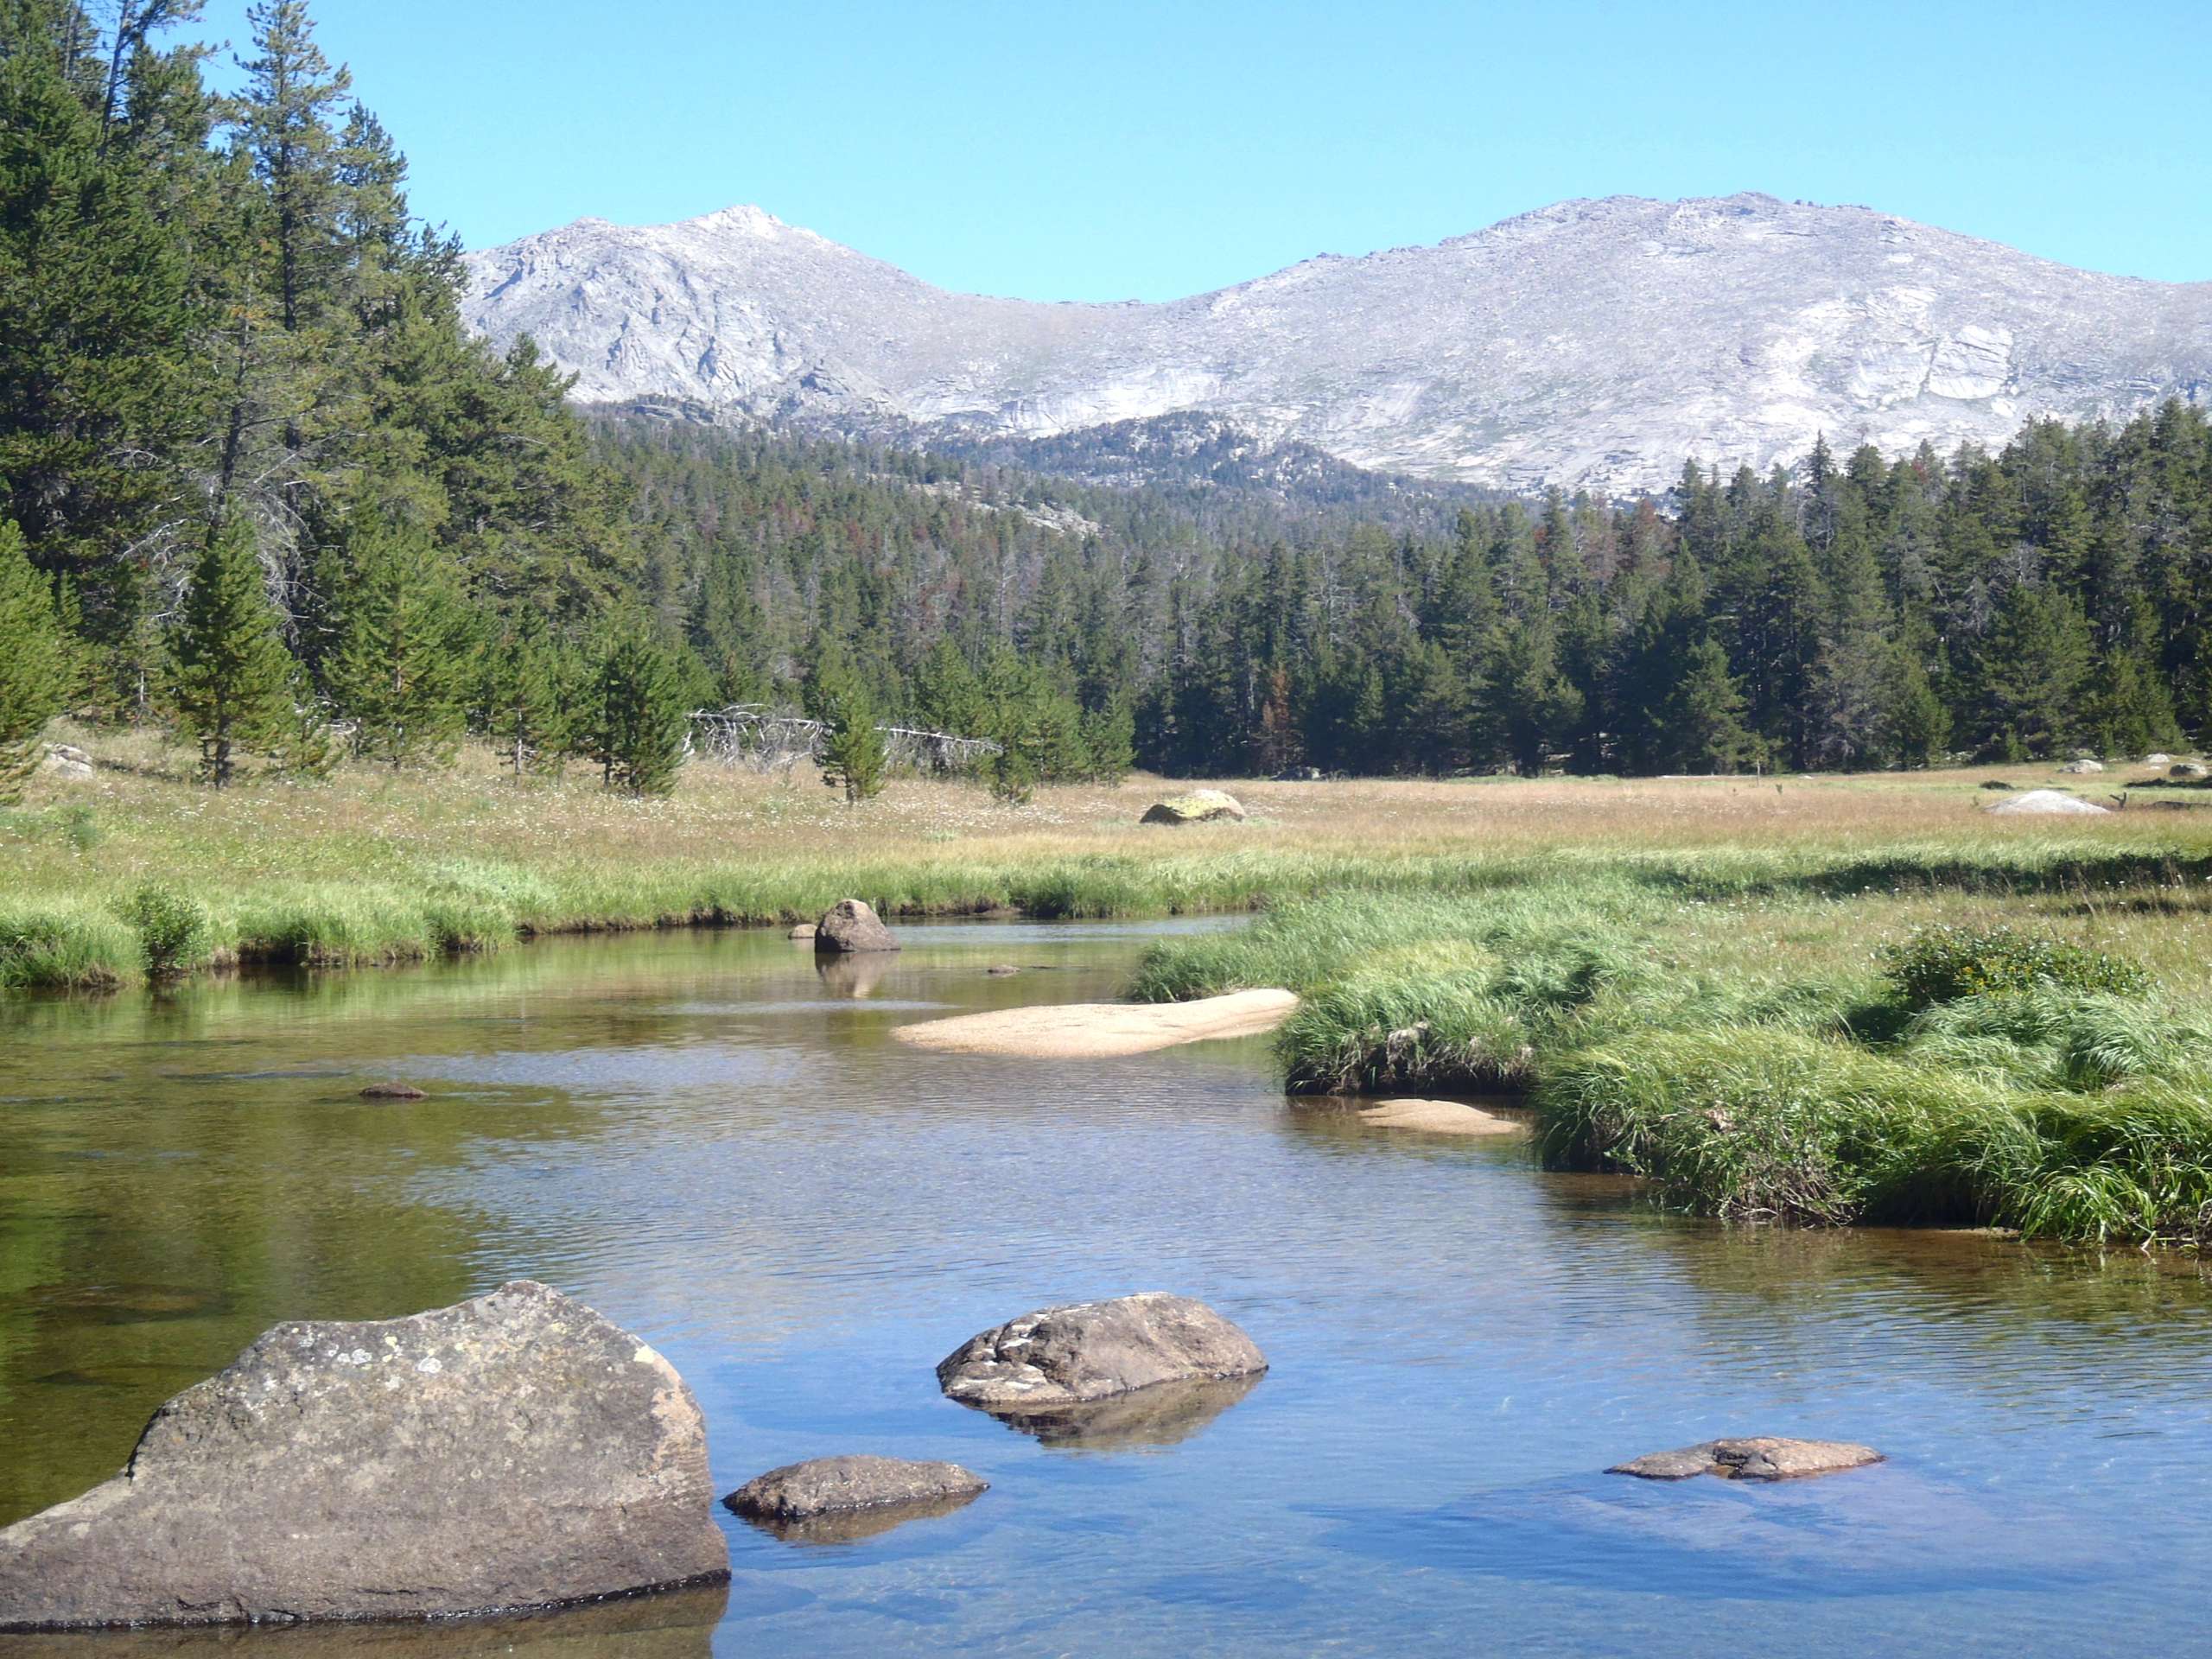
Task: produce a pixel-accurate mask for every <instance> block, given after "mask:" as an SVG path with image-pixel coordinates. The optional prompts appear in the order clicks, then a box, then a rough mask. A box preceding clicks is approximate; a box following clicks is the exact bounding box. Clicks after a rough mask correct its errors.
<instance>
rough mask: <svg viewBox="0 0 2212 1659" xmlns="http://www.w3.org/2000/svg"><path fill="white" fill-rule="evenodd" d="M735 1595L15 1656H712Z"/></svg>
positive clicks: (77, 1639) (49, 1648)
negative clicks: (716, 1635) (719, 1625)
mask: <svg viewBox="0 0 2212 1659" xmlns="http://www.w3.org/2000/svg"><path fill="white" fill-rule="evenodd" d="M728 1600H729V1586H728V1585H726V1584H715V1585H701V1586H696V1587H695V1588H690V1589H685V1590H669V1591H664V1592H660V1593H659V1594H657V1595H644V1596H626V1597H622V1598H620V1599H615V1600H612V1601H601V1602H594V1603H593V1604H591V1605H589V1606H585V1607H575V1608H569V1609H567V1610H564V1611H556V1612H546V1613H537V1614H532V1615H530V1616H528V1617H525V1618H466V1619H442V1620H438V1621H436V1622H435V1623H414V1624H297V1625H291V1626H270V1625H261V1626H257V1627H253V1628H248V1629H241V1628H239V1627H238V1626H230V1627H213V1628H210V1627H206V1626H202V1627H200V1628H198V1629H193V1630H58V1631H54V1632H51V1633H48V1634H25V1635H15V1634H11V1635H10V1636H8V1637H4V1638H0V1641H4V1643H5V1648H6V1652H7V1654H8V1656H9V1659H169V1656H175V1659H216V1656H218V1655H221V1656H225V1659H494V1656H500V1659H601V1656H604V1659H707V1656H708V1654H709V1650H710V1649H709V1637H710V1636H711V1635H712V1634H713V1631H714V1628H715V1624H716V1623H717V1622H718V1621H719V1620H720V1619H721V1616H722V1611H723V1609H724V1607H725V1606H726V1605H728Z"/></svg>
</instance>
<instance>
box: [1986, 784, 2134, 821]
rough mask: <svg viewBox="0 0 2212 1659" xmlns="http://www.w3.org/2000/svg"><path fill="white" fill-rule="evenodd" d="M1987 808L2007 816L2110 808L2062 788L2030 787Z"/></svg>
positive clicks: (2080, 811)
mask: <svg viewBox="0 0 2212 1659" xmlns="http://www.w3.org/2000/svg"><path fill="white" fill-rule="evenodd" d="M1987 810H1989V811H1991V812H1993V813H1998V814H2001V815H2003V816H2005V817H2011V816H2012V815H2014V814H2019V813H2026V814H2033V813H2064V812H2073V813H2095V812H2108V811H2110V810H2112V809H2111V808H2109V807H2104V806H2099V805H2098V804H2096V803H2095V802H2094V801H2085V800H2083V799H2082V798H2081V797H2080V796H2078V795H2069V794H2068V793H2067V792H2066V791H2064V790H2063V789H2031V790H2030V791H2027V792H2026V793H2025V794H2024V795H2014V796H2012V797H2010V798H2007V799H2005V800H2001V801H1999V802H1997V803H1995V804H1993V805H1992V806H1990V807H1989V808H1988V809H1987Z"/></svg>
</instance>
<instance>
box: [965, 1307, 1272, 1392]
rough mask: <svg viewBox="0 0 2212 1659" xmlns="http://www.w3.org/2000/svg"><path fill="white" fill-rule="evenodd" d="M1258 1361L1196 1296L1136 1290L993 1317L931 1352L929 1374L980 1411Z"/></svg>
mask: <svg viewBox="0 0 2212 1659" xmlns="http://www.w3.org/2000/svg"><path fill="white" fill-rule="evenodd" d="M1267 1369H1268V1359H1267V1356H1266V1355H1264V1354H1262V1352H1261V1351H1260V1347H1259V1344H1257V1343H1255V1342H1254V1341H1253V1340H1252V1338H1249V1337H1248V1336H1246V1335H1245V1334H1244V1332H1243V1331H1241V1330H1239V1329H1238V1328H1237V1327H1236V1325H1232V1324H1230V1322H1229V1321H1228V1320H1227V1319H1224V1318H1222V1317H1221V1315H1220V1314H1218V1313H1215V1312H1214V1311H1213V1310H1212V1309H1211V1308H1210V1307H1208V1306H1206V1305H1205V1303H1204V1302H1195V1301H1192V1300H1191V1299H1190V1298H1189V1297H1187V1296H1171V1295H1169V1294H1167V1293H1166V1291H1160V1290H1146V1291H1140V1292H1138V1293H1137V1294H1135V1295H1134V1296H1116V1297H1115V1298H1113V1299H1112V1300H1109V1301H1101V1302H1068V1303H1065V1304H1063V1305H1062V1306H1058V1307H1042V1308H1039V1309H1038V1310H1037V1311H1036V1312H1035V1313H1025V1314H1023V1315H1022V1316H1021V1317H1020V1319H1009V1320H1007V1322H1006V1323H1005V1324H1004V1325H995V1326H993V1327H992V1328H991V1329H990V1330H988V1331H984V1332H979V1333H978V1334H977V1335H976V1336H973V1337H970V1338H969V1339H968V1340H967V1341H966V1342H964V1343H963V1344H961V1345H960V1346H959V1347H958V1348H956V1349H955V1350H953V1351H952V1352H950V1354H947V1355H946V1356H945V1357H944V1359H942V1360H941V1361H939V1362H938V1368H937V1381H938V1387H939V1388H941V1389H944V1392H945V1394H946V1395H948V1396H949V1397H950V1398H952V1399H955V1400H958V1401H961V1402H964V1403H965V1404H968V1405H971V1406H981V1407H982V1408H983V1409H984V1410H986V1411H1005V1410H1014V1411H1034V1410H1037V1409H1039V1408H1050V1407H1065V1406H1079V1405H1084V1404H1086V1403H1088V1402H1091V1401H1094V1400H1109V1399H1111V1398H1113V1397H1114V1396H1115V1395H1124V1394H1130V1393H1133V1392H1135V1390H1137V1389H1147V1388H1153V1387H1155V1386H1157V1385H1158V1384H1160V1383H1192V1382H1196V1381H1198V1380H1199V1379H1201V1378H1212V1379H1215V1380H1219V1379H1221V1378H1224V1377H1232V1376H1255V1375H1256V1374H1258V1373H1259V1372H1261V1371H1264V1370H1267Z"/></svg>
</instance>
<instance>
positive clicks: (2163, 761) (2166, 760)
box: [2143, 754, 2174, 766]
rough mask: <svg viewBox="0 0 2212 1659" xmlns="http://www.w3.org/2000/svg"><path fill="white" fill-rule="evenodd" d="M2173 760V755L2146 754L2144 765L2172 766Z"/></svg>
mask: <svg viewBox="0 0 2212 1659" xmlns="http://www.w3.org/2000/svg"><path fill="white" fill-rule="evenodd" d="M2173 760H2174V758H2173V756H2171V754H2146V755H2145V756H2144V757H2143V764H2144V765H2145V766H2171V765H2172V764H2173Z"/></svg>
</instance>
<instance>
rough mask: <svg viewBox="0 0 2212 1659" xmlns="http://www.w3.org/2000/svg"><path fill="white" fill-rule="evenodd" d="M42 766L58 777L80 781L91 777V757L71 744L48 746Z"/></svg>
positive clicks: (50, 744) (51, 744)
mask: <svg viewBox="0 0 2212 1659" xmlns="http://www.w3.org/2000/svg"><path fill="white" fill-rule="evenodd" d="M44 765H45V766H46V769H47V770H48V772H53V773H54V774H55V775H56V776H58V777H62V778H68V779H76V780H81V779H86V778H89V777H91V776H92V756H91V755H89V754H86V753H85V752H84V751H83V750H82V749H80V748H78V747H75V746H74V745H73V744H69V743H49V744H48V745H47V746H46V760H45V762H44Z"/></svg>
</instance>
